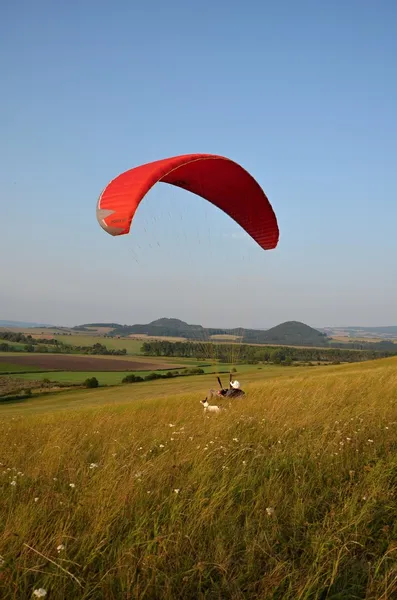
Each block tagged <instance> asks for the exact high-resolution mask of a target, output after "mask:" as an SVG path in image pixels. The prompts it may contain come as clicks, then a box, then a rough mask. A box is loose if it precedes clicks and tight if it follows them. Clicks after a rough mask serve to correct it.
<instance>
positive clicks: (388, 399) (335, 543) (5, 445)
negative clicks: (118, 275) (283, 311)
mask: <svg viewBox="0 0 397 600" xmlns="http://www.w3.org/2000/svg"><path fill="white" fill-rule="evenodd" d="M270 370H272V369H270ZM269 373H270V371H269ZM187 379H189V381H187ZM209 380H210V376H208V375H203V376H201V377H192V378H183V379H181V380H174V381H161V382H159V381H154V382H149V383H147V384H133V385H130V386H122V387H115V388H107V389H105V388H102V389H97V390H79V391H72V392H65V393H59V394H48V395H47V396H46V397H41V398H32V399H29V400H26V401H25V402H20V403H15V404H14V405H11V404H8V405H7V406H3V407H1V406H0V461H1V463H2V471H0V473H1V475H0V516H1V522H2V523H3V525H2V528H1V530H0V554H1V557H2V560H3V561H4V562H3V563H2V572H1V575H2V576H1V578H0V597H1V598H2V599H3V598H4V599H5V600H7V599H8V598H15V597H18V598H25V597H26V598H28V597H31V595H32V590H33V589H37V588H44V589H45V590H47V593H48V597H50V598H53V599H55V600H57V599H59V600H63V599H64V598H69V597H73V598H79V599H84V600H88V599H91V598H109V599H118V598H123V597H130V598H137V599H144V598H164V599H166V600H173V599H174V598H177V599H178V598H180V599H183V600H185V599H188V600H189V599H196V598H215V597H216V598H222V599H223V598H225V599H229V598H230V599H234V598H237V599H240V598H241V599H243V598H244V597H250V598H256V597H258V598H269V599H270V598H280V599H281V598H282V599H283V600H284V599H285V600H298V599H299V600H304V599H305V600H306V599H309V598H310V599H311V598H313V599H314V598H318V599H320V598H326V597H327V598H335V599H336V598H346V599H348V598H358V599H363V600H364V599H365V600H375V599H376V600H379V599H380V598H382V599H385V600H393V598H395V592H396V591H397V570H396V556H395V554H396V550H397V529H396V525H395V523H396V522H397V503H396V493H397V489H396V479H395V478H396V473H397V459H396V449H397V407H396V389H397V361H396V360H393V359H388V360H382V361H374V362H371V363H360V364H354V365H344V366H332V367H327V368H319V369H310V368H302V369H301V370H300V369H298V368H295V369H293V368H291V369H288V368H286V369H282V368H278V369H276V367H274V368H273V376H270V377H267V378H265V376H264V374H263V372H262V371H257V372H256V373H252V374H251V375H250V378H249V382H248V381H247V382H246V383H247V385H245V382H244V388H246V389H247V392H248V395H247V398H246V401H245V402H238V401H236V402H235V403H234V404H233V405H232V406H226V408H227V410H226V411H224V413H223V414H220V415H208V416H206V415H205V414H204V412H203V410H202V407H201V405H200V403H199V400H200V398H202V391H203V383H204V384H208V383H209ZM14 440H18V445H15V444H14V442H13V441H14ZM11 484H12V485H11Z"/></svg>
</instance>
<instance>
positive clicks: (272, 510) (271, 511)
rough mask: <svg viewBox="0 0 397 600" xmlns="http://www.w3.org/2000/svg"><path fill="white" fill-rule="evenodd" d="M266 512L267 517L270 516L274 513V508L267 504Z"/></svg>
mask: <svg viewBox="0 0 397 600" xmlns="http://www.w3.org/2000/svg"><path fill="white" fill-rule="evenodd" d="M266 513H267V514H268V515H269V517H271V516H272V515H274V508H273V507H272V506H268V507H267V508H266Z"/></svg>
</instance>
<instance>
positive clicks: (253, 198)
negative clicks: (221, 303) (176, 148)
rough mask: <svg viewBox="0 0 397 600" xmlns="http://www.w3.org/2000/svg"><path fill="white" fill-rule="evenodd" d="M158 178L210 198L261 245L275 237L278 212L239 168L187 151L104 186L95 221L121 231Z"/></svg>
mask: <svg viewBox="0 0 397 600" xmlns="http://www.w3.org/2000/svg"><path fill="white" fill-rule="evenodd" d="M158 182H163V183H168V184H171V185H175V186H178V187H180V188H183V189H185V190H187V191H189V192H192V193H193V194H196V195H198V196H201V197H202V198H204V199H205V200H208V201H209V202H212V204H214V205H215V206H217V207H218V208H220V209H221V210H223V211H224V212H225V213H226V214H228V215H229V216H230V217H231V218H232V219H234V220H235V221H236V222H237V223H238V224H239V225H240V226H241V227H243V229H245V231H246V232H247V233H248V234H249V235H250V236H251V237H252V238H253V239H254V240H255V241H256V242H257V243H258V244H259V246H261V248H263V249H264V250H270V249H272V248H275V247H276V246H277V243H278V239H279V230H278V225H277V219H276V215H275V213H274V211H273V208H272V206H271V204H270V202H269V200H268V199H267V197H266V195H265V193H264V191H263V190H262V188H261V187H260V185H259V184H258V183H257V182H256V181H255V179H254V178H253V177H252V176H251V175H250V174H249V173H248V172H247V171H246V170H245V169H243V167H241V166H240V165H238V164H237V163H235V162H233V161H232V160H230V159H228V158H225V157H223V156H217V155H213V154H186V155H183V156H175V157H172V158H165V159H163V160H158V161H155V162H152V163H148V164H145V165H141V166H139V167H136V168H134V169H131V170H129V171H126V172H124V173H122V174H121V175H119V176H118V177H116V178H115V179H113V181H111V182H110V183H109V184H108V185H107V186H106V188H105V189H104V190H103V192H102V194H101V195H100V197H99V200H98V204H97V219H98V222H99V224H100V225H101V227H102V228H103V229H104V230H105V231H107V232H108V233H109V234H111V235H124V234H126V233H128V232H129V231H130V227H131V222H132V219H133V218H134V214H135V212H136V210H137V208H138V206H139V203H140V202H141V200H142V199H143V198H144V197H145V195H146V194H147V193H148V191H149V190H150V189H151V188H152V187H153V185H155V184H156V183H158Z"/></svg>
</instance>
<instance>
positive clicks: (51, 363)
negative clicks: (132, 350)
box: [1, 354, 181, 371]
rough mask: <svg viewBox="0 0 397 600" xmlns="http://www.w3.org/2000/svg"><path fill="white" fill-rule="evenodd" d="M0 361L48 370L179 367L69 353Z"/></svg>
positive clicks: (4, 356)
mask: <svg viewBox="0 0 397 600" xmlns="http://www.w3.org/2000/svg"><path fill="white" fill-rule="evenodd" d="M1 362H2V363H11V364H13V365H18V366H27V367H37V368H39V369H44V370H49V371H50V370H56V371H157V370H159V369H172V368H180V367H181V365H180V364H179V365H178V364H171V363H169V362H165V361H164V362H163V361H161V360H158V361H153V362H146V361H145V360H142V361H141V360H126V359H119V358H99V357H96V356H76V355H70V354H23V355H21V356H17V355H15V354H13V355H12V356H7V355H2V356H1Z"/></svg>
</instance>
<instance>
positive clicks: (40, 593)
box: [33, 588, 47, 598]
mask: <svg viewBox="0 0 397 600" xmlns="http://www.w3.org/2000/svg"><path fill="white" fill-rule="evenodd" d="M33 596H35V597H36V598H45V597H46V596H47V591H46V590H45V589H44V588H39V589H38V590H34V591H33Z"/></svg>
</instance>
